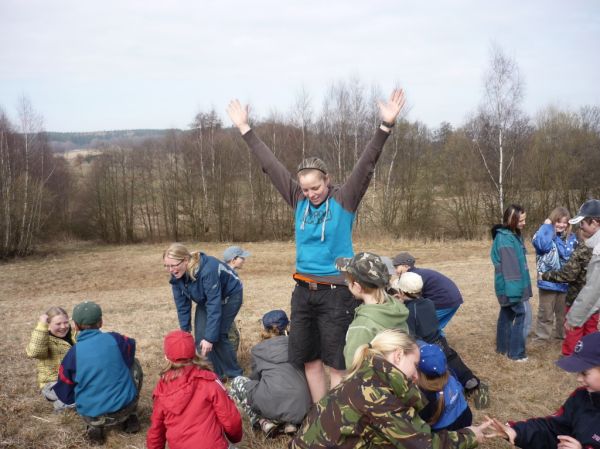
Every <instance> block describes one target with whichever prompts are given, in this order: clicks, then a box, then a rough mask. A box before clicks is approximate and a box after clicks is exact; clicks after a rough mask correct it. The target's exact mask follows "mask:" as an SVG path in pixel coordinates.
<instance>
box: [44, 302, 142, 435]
mask: <svg viewBox="0 0 600 449" xmlns="http://www.w3.org/2000/svg"><path fill="white" fill-rule="evenodd" d="M72 317H73V323H74V328H75V330H76V331H78V334H77V343H75V344H74V345H73V346H72V347H71V349H69V351H68V352H67V354H66V355H65V357H64V359H63V361H62V363H61V364H60V368H59V370H58V381H57V382H56V385H54V392H55V393H56V396H57V397H58V399H59V400H61V401H62V402H63V403H65V404H67V405H68V404H75V407H76V409H77V413H78V414H79V415H80V416H81V417H82V418H83V420H84V421H85V422H86V423H87V430H86V436H87V438H88V439H89V440H90V441H91V442H92V443H100V444H102V443H104V441H105V439H106V434H105V428H110V427H114V426H117V425H121V427H122V430H123V431H125V432H127V433H135V432H138V431H139V430H140V424H139V421H138V417H137V412H136V410H137V403H138V398H139V393H140V389H141V386H142V378H143V374H142V368H141V366H140V365H139V362H138V361H137V360H136V359H135V347H136V345H135V340H134V339H133V338H128V337H126V336H124V335H121V334H118V333H116V332H102V331H101V330H100V328H101V327H102V309H101V308H100V306H99V305H98V304H96V303H94V302H92V301H85V302H82V303H80V304H77V305H76V306H75V308H74V309H73V314H72Z"/></svg>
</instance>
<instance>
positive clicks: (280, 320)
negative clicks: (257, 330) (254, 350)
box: [262, 309, 290, 332]
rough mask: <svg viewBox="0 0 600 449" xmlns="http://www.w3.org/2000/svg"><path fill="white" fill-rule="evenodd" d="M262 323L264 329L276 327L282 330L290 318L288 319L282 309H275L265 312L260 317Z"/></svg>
mask: <svg viewBox="0 0 600 449" xmlns="http://www.w3.org/2000/svg"><path fill="white" fill-rule="evenodd" d="M262 323H263V326H264V327H265V329H271V328H273V327H276V328H277V329H278V330H279V332H283V331H284V330H285V329H286V328H287V326H288V324H290V320H288V317H287V315H286V314H285V312H284V311H283V310H280V309H277V310H271V311H270V312H267V313H265V314H264V315H263V317H262Z"/></svg>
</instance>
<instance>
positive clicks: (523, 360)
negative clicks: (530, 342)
mask: <svg viewBox="0 0 600 449" xmlns="http://www.w3.org/2000/svg"><path fill="white" fill-rule="evenodd" d="M512 360H513V362H518V363H524V362H526V361H527V360H529V357H523V358H520V359H512Z"/></svg>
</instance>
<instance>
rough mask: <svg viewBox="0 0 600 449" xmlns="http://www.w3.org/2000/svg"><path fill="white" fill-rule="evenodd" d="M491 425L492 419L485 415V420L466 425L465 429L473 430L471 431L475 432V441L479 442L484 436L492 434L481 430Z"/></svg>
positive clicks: (488, 436) (481, 441)
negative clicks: (475, 424) (476, 424)
mask: <svg viewBox="0 0 600 449" xmlns="http://www.w3.org/2000/svg"><path fill="white" fill-rule="evenodd" d="M492 425H494V422H493V421H492V419H490V418H488V417H486V420H485V421H484V422H482V423H481V424H479V425H478V426H469V427H467V429H469V430H471V431H473V433H474V434H475V438H477V442H478V443H479V444H481V443H483V441H484V440H485V439H486V438H491V435H492V434H489V435H488V434H485V433H484V432H483V431H484V430H485V429H487V428H488V427H490V426H492Z"/></svg>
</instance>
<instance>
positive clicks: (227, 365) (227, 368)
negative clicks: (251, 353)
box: [194, 292, 243, 378]
mask: <svg viewBox="0 0 600 449" xmlns="http://www.w3.org/2000/svg"><path fill="white" fill-rule="evenodd" d="M242 299H243V292H240V293H237V294H234V295H231V296H228V297H226V298H223V299H222V300H221V327H220V329H219V341H217V342H213V347H212V351H210V352H209V353H208V360H209V361H210V362H211V363H212V365H213V368H214V369H215V373H216V374H217V375H218V376H219V377H223V376H227V377H230V378H234V377H237V376H241V375H242V374H243V371H242V368H240V365H239V364H238V361H237V355H236V353H235V350H234V349H233V346H232V345H231V342H230V341H229V338H228V333H229V328H230V327H231V324H232V323H233V320H234V319H235V317H236V315H237V314H238V312H239V310H240V307H242ZM206 318H207V315H206V307H204V306H202V305H197V306H196V313H195V314H194V338H195V339H196V346H197V348H198V351H200V341H201V340H202V339H203V338H204V333H205V332H206Z"/></svg>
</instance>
